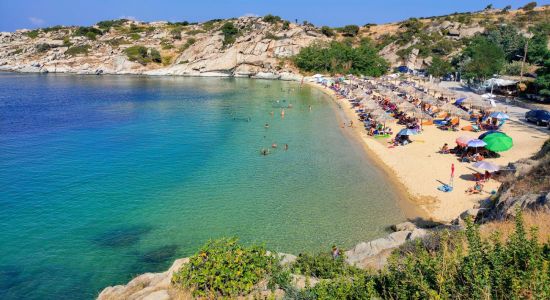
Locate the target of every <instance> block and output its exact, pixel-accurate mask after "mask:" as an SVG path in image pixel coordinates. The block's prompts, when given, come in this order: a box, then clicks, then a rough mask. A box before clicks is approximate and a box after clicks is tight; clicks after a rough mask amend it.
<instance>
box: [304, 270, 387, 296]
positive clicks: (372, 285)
mask: <svg viewBox="0 0 550 300" xmlns="http://www.w3.org/2000/svg"><path fill="white" fill-rule="evenodd" d="M303 294H304V295H305V296H306V297H304V298H309V299H327V300H328V299H380V296H379V294H378V292H377V290H376V282H375V277H373V276H368V275H364V274H361V275H356V276H352V277H337V278H335V279H333V280H321V282H319V283H318V284H317V285H316V286H315V287H313V288H310V289H309V290H308V291H307V292H306V293H303Z"/></svg>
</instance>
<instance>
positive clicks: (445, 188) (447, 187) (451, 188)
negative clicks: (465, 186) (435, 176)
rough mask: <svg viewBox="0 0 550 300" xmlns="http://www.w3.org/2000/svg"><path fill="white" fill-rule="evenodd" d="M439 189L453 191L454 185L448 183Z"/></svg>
mask: <svg viewBox="0 0 550 300" xmlns="http://www.w3.org/2000/svg"><path fill="white" fill-rule="evenodd" d="M437 189H438V190H440V191H442V192H445V193H448V192H452V191H453V187H452V186H450V185H447V184H444V185H441V186H439V187H438V188H437Z"/></svg>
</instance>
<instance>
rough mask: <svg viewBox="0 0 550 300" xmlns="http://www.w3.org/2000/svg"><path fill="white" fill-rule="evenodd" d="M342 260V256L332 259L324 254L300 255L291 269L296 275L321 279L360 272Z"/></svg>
mask: <svg viewBox="0 0 550 300" xmlns="http://www.w3.org/2000/svg"><path fill="white" fill-rule="evenodd" d="M344 259H345V257H344V256H343V255H340V256H339V257H338V258H336V259H334V258H332V255H331V254H330V253H324V252H323V253H319V254H315V255H311V254H307V253H306V254H300V255H298V258H297V259H296V262H294V264H293V265H292V268H291V269H292V270H293V271H294V272H296V273H298V274H302V275H305V276H311V277H316V278H323V279H331V278H336V277H339V276H342V275H352V274H355V273H357V272H360V270H358V269H356V268H354V267H351V266H349V265H348V264H346V262H345V261H344Z"/></svg>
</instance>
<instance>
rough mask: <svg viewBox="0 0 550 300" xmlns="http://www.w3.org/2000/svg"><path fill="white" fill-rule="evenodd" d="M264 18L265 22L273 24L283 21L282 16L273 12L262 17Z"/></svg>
mask: <svg viewBox="0 0 550 300" xmlns="http://www.w3.org/2000/svg"><path fill="white" fill-rule="evenodd" d="M262 20H263V21H264V22H267V23H271V24H276V23H279V22H281V21H282V19H281V17H279V16H274V15H272V14H269V15H266V16H264V17H263V18H262Z"/></svg>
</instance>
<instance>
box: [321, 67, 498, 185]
mask: <svg viewBox="0 0 550 300" xmlns="http://www.w3.org/2000/svg"><path fill="white" fill-rule="evenodd" d="M348 79H349V80H348ZM324 85H325V86H326V87H327V88H330V89H332V90H333V91H334V92H336V93H337V95H339V98H341V99H347V101H349V103H350V104H351V105H352V107H353V108H354V109H355V112H356V113H357V114H358V116H359V120H360V121H361V122H363V125H364V127H365V129H366V131H367V134H368V135H370V136H373V137H375V138H390V137H392V138H391V139H390V140H389V142H388V144H389V147H390V148H392V147H395V146H405V145H408V144H410V143H412V142H413V141H412V140H411V139H410V136H411V135H416V134H420V133H422V131H423V129H422V128H423V126H427V125H435V126H437V128H439V129H441V130H445V131H458V130H465V131H472V132H479V131H485V130H491V131H497V130H500V129H501V127H502V125H503V124H504V122H505V120H506V119H507V116H506V118H500V117H498V116H497V117H493V116H494V113H495V108H494V105H488V102H485V103H484V102H481V101H478V102H474V101H471V100H467V101H465V100H466V99H467V98H466V97H460V96H456V95H454V94H453V93H451V92H447V93H444V92H441V91H440V95H439V97H435V93H434V96H431V95H429V93H428V90H427V88H424V87H422V86H419V85H417V84H416V83H414V82H411V81H406V80H400V81H396V82H395V83H392V82H391V80H374V79H373V80H369V79H362V78H353V77H351V78H350V77H348V78H345V77H339V78H335V79H334V80H331V81H330V84H324ZM468 103H469V104H470V105H467V104H468ZM461 119H462V120H467V121H469V122H470V124H469V125H466V126H463V127H462V128H461V127H460V126H461V125H460V123H461ZM389 122H397V124H399V125H403V129H402V130H400V131H399V132H397V133H394V132H392V129H391V128H389V127H387V126H386V123H389ZM352 125H353V123H351V125H350V126H352ZM394 134H395V136H394ZM439 152H440V153H442V154H454V155H456V156H457V158H458V160H459V162H464V163H470V162H480V161H482V160H484V159H486V158H492V157H498V154H497V153H495V152H492V151H490V150H488V149H485V148H483V147H471V146H469V145H467V144H464V143H457V145H456V146H455V147H453V148H451V147H450V146H449V144H447V143H446V144H444V145H443V146H442V147H441V148H440V149H439ZM492 175H493V174H492V173H491V172H489V171H485V173H484V174H482V173H476V174H473V177H474V179H475V182H476V183H475V185H474V186H473V187H472V188H469V189H468V190H466V193H468V194H478V193H481V191H482V190H483V183H484V182H485V181H487V180H489V179H491V178H492Z"/></svg>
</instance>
